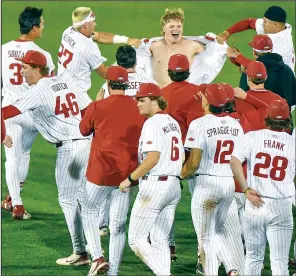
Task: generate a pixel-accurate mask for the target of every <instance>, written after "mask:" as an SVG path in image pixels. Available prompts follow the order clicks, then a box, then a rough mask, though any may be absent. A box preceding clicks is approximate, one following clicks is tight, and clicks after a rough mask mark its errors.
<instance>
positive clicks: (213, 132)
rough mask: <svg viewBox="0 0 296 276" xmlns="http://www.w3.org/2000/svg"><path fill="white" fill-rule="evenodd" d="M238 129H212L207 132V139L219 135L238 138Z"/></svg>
mask: <svg viewBox="0 0 296 276" xmlns="http://www.w3.org/2000/svg"><path fill="white" fill-rule="evenodd" d="M238 132H239V129H238V128H232V127H229V126H220V127H214V128H210V129H208V130H207V133H208V137H212V136H213V135H220V134H230V135H232V136H238Z"/></svg>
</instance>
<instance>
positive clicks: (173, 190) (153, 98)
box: [119, 83, 183, 275]
mask: <svg viewBox="0 0 296 276" xmlns="http://www.w3.org/2000/svg"><path fill="white" fill-rule="evenodd" d="M136 98H137V101H138V107H139V111H140V114H141V115H144V116H146V117H148V119H147V120H146V121H145V123H144V126H143V129H142V132H141V137H140V140H139V163H140V165H139V167H138V168H136V170H133V171H132V173H131V174H130V175H129V176H128V178H127V179H125V180H124V181H122V182H121V183H120V186H119V188H120V190H121V191H122V192H124V193H126V192H128V190H129V187H130V185H131V184H132V183H133V182H135V181H137V180H138V179H141V184H140V187H139V193H138V195H137V198H136V201H135V203H134V206H133V209H132V213H131V217H130V224H129V233H128V238H129V245H130V247H131V249H132V250H133V251H134V252H135V254H136V255H137V256H138V257H140V259H141V260H142V261H143V262H144V263H145V264H146V265H147V266H148V267H149V268H150V269H151V270H152V271H153V273H154V274H155V275H171V273H170V266H171V259H170V249H169V244H168V237H169V233H170V230H171V228H172V224H173V221H174V216H175V210H176V207H177V204H178V202H179V201H180V198H181V188H180V182H179V179H178V176H179V175H180V171H181V168H182V159H183V146H182V137H181V130H180V127H179V125H178V123H177V121H175V120H174V119H173V118H172V117H171V116H169V115H167V114H165V113H164V112H163V110H165V108H166V102H165V100H164V99H163V98H162V97H161V91H160V88H159V87H158V86H157V85H155V84H152V83H144V84H141V85H140V87H139V91H138V92H137V94H136ZM149 234H150V240H151V244H150V243H149V242H148V241H147V238H148V236H149Z"/></svg>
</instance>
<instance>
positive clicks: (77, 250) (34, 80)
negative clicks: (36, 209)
mask: <svg viewBox="0 0 296 276" xmlns="http://www.w3.org/2000/svg"><path fill="white" fill-rule="evenodd" d="M17 60H18V61H21V62H22V64H21V66H22V69H21V74H22V76H23V77H24V78H25V79H26V82H27V83H28V85H29V86H33V87H32V88H30V90H29V92H28V93H27V94H26V95H24V96H23V97H22V98H21V99H19V100H18V101H17V102H16V103H14V104H13V105H9V106H7V107H4V108H2V111H3V115H4V119H7V118H11V117H14V116H17V115H19V114H22V113H25V112H27V111H29V112H30V115H32V118H33V121H34V125H35V126H36V128H37V129H38V131H39V132H40V134H41V135H42V136H43V138H44V139H46V140H47V141H49V142H50V143H53V144H54V145H55V146H56V148H57V159H56V183H57V187H58V193H59V203H60V206H61V208H62V210H63V212H64V215H65V218H66V223H67V226H68V229H69V232H70V236H71V240H72V245H73V252H74V253H73V254H72V255H71V256H69V257H68V258H64V259H59V260H57V264H60V265H83V264H88V263H89V259H88V256H87V254H86V253H85V245H84V237H83V229H82V223H81V216H80V207H79V204H78V200H81V198H80V197H79V196H80V193H81V191H82V189H83V187H84V185H85V177H84V173H85V169H86V162H87V158H88V155H89V149H90V139H89V137H83V136H82V135H81V134H80V131H79V123H80V120H81V113H83V112H84V111H85V108H86V107H87V106H88V104H89V103H90V100H89V98H88V96H87V94H86V93H80V92H78V93H77V92H76V91H75V86H73V84H72V80H71V79H69V78H66V76H65V75H64V76H59V77H52V78H48V77H46V76H48V68H47V67H46V65H47V61H46V57H45V56H44V55H43V54H41V53H40V52H37V51H33V50H30V51H28V52H27V53H26V55H25V56H24V57H22V58H18V59H17ZM14 209H15V210H16V213H17V214H22V213H25V214H26V212H25V210H24V207H23V205H15V206H14Z"/></svg>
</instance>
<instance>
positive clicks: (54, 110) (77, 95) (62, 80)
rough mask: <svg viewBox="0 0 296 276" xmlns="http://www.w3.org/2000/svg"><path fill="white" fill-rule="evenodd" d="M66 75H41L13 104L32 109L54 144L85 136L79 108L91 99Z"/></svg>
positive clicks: (37, 124) (43, 131)
mask: <svg viewBox="0 0 296 276" xmlns="http://www.w3.org/2000/svg"><path fill="white" fill-rule="evenodd" d="M65 75H66V74H63V75H60V76H58V77H52V78H42V79H41V80H39V82H38V83H37V84H36V85H35V86H34V87H32V88H30V89H29V91H28V93H27V94H26V95H25V96H24V97H23V98H22V99H20V100H18V101H17V102H16V103H15V104H14V106H15V107H16V108H17V109H19V110H20V111H21V112H22V113H24V112H26V111H27V110H29V113H30V115H31V116H32V118H33V120H34V125H35V126H36V128H37V129H38V130H39V132H40V133H41V135H42V136H43V137H44V139H46V140H47V141H49V142H51V143H58V142H61V141H67V140H71V139H85V137H83V136H82V135H81V133H80V130H79V123H80V121H81V113H80V111H81V110H83V109H84V108H86V107H87V106H88V105H89V103H90V102H91V101H90V99H89V97H88V95H87V94H86V93H82V92H77V91H76V89H77V88H76V87H75V86H74V85H73V84H72V82H73V81H72V79H70V78H68V77H66V76H65Z"/></svg>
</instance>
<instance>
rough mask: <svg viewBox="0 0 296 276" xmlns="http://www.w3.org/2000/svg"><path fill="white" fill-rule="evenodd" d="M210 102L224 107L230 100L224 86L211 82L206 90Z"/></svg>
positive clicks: (205, 94)
mask: <svg viewBox="0 0 296 276" xmlns="http://www.w3.org/2000/svg"><path fill="white" fill-rule="evenodd" d="M204 96H205V97H206V99H207V101H208V103H209V104H210V105H213V106H216V107H222V106H224V105H225V104H226V103H227V102H228V97H227V94H226V92H225V90H224V88H223V87H222V86H221V85H219V84H209V85H208V87H207V88H206V90H205V92H204Z"/></svg>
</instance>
